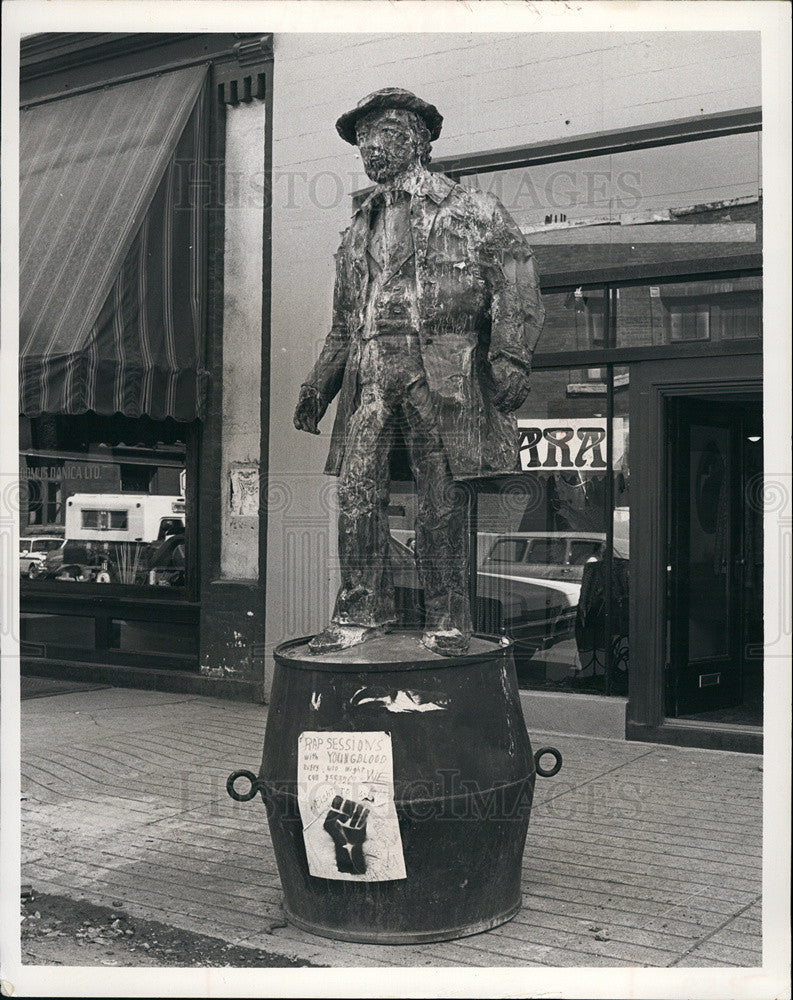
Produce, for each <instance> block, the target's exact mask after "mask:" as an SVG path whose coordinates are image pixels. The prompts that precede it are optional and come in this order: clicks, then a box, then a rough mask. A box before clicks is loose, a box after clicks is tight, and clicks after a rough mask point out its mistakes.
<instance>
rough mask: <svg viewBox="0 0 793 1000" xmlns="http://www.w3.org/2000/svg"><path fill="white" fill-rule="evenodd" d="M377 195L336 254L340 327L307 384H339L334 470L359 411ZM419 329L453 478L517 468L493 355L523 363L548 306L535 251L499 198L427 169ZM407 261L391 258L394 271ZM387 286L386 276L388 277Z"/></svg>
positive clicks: (416, 197) (421, 193)
mask: <svg viewBox="0 0 793 1000" xmlns="http://www.w3.org/2000/svg"><path fill="white" fill-rule="evenodd" d="M374 197H375V195H370V196H369V197H368V198H367V199H366V200H365V201H364V202H363V204H362V205H361V207H360V208H359V209H358V211H357V212H356V213H355V215H354V217H353V220H352V223H351V224H350V226H349V228H348V229H347V230H346V231H345V233H344V235H343V238H342V243H341V246H340V248H339V250H338V252H337V254H336V285H335V291H334V302H333V325H332V328H331V331H330V333H329V334H328V337H327V339H326V341H325V344H324V346H323V348H322V352H321V354H320V356H319V359H318V360H317V363H316V364H315V366H314V368H313V370H312V372H311V375H310V376H309V378H308V379H307V380H306V384H309V385H313V386H315V387H316V388H317V389H318V390H319V392H320V395H321V396H322V398H323V400H324V402H325V403H328V402H329V401H330V400H331V399H333V397H334V396H335V395H336V393H337V392H339V390H340V396H339V402H338V407H337V411H336V421H335V424H334V427H333V434H332V437H331V444H330V452H329V454H328V460H327V464H326V466H325V472H326V473H328V474H329V475H338V473H339V470H340V468H341V463H342V459H343V456H344V442H345V435H346V428H347V424H348V421H349V418H350V416H351V414H352V413H353V412H354V411H355V407H356V395H357V389H358V386H357V373H358V365H359V359H360V352H361V343H362V341H361V334H362V330H363V325H364V309H365V306H366V298H367V294H366V293H367V288H368V283H369V265H368V260H367V252H368V250H369V239H370V216H371V211H372V201H373V199H374ZM410 224H411V232H412V236H413V246H414V249H415V255H416V256H415V268H416V285H417V293H418V313H419V327H420V329H419V336H420V344H421V354H422V359H423V362H424V368H425V371H426V375H427V382H428V385H429V388H430V392H431V393H432V396H433V400H434V402H435V405H436V406H437V413H438V422H439V426H440V430H441V435H442V438H443V443H444V447H445V449H446V454H447V457H448V460H449V465H450V468H451V471H452V475H453V476H454V477H455V478H456V479H465V478H471V477H477V476H491V475H497V474H501V473H509V472H516V471H518V441H517V423H516V420H515V417H514V416H513V415H511V414H508V413H503V412H500V411H499V410H498V409H496V407H495V406H494V405H493V403H492V398H493V396H494V394H495V392H496V386H495V384H494V382H493V377H492V373H491V370H490V362H491V361H493V360H495V358H496V357H498V356H503V357H506V358H509V359H511V360H512V361H513V362H515V363H516V364H517V365H519V366H521V367H522V368H524V369H525V370H526V371H527V372H528V371H529V370H530V368H531V358H532V354H533V352H534V348H535V345H536V343H537V340H538V338H539V335H540V331H541V330H542V323H543V318H544V310H543V306H542V300H541V297H540V289H539V278H538V274H537V268H536V265H535V263H534V258H533V256H532V252H531V249H530V248H529V246H528V244H527V243H526V240H525V238H524V236H523V234H522V233H521V232H520V230H519V229H518V227H517V226H516V225H515V223H514V221H513V220H512V219H511V218H510V216H509V215H508V213H507V212H506V210H505V209H504V207H503V206H502V205H501V203H500V202H499V200H498V199H497V198H496V197H495V196H493V195H491V194H486V193H483V192H480V191H469V190H466V189H465V188H463V187H461V186H460V185H459V184H456V183H455V182H454V181H452V180H451V179H450V178H448V177H446V176H444V175H443V174H431V173H429V172H426V173H424V174H423V175H422V176H421V179H420V182H419V184H418V186H417V187H416V189H415V190H414V192H413V194H412V196H411V207H410ZM402 263H404V261H397V262H394V264H393V266H392V268H391V270H392V271H394V272H396V271H397V270H398V266H399V265H401V264H402ZM385 288H386V289H387V281H386V282H385Z"/></svg>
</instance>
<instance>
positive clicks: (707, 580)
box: [666, 396, 763, 726]
mask: <svg viewBox="0 0 793 1000" xmlns="http://www.w3.org/2000/svg"><path fill="white" fill-rule="evenodd" d="M762 420H763V417H762V402H761V400H760V399H759V397H754V396H753V397H746V398H743V399H737V398H735V397H734V396H733V397H731V398H727V397H723V398H715V397H708V398H707V399H692V398H686V399H670V401H669V425H668V438H667V440H668V441H669V443H670V447H669V466H668V475H669V478H668V482H669V486H670V493H669V504H668V512H669V516H668V525H667V540H668V560H667V564H668V570H667V572H668V584H669V587H668V602H667V608H668V618H667V642H668V650H669V664H668V678H667V680H668V683H667V697H666V701H667V704H666V714H667V715H668V716H675V717H685V718H689V719H701V720H703V721H712V722H720V723H732V724H739V725H755V726H759V725H762V710H763V662H762V657H761V656H752V655H751V651H753V650H757V649H759V648H761V646H762V641H763V592H762V587H763V522H762V506H761V504H759V503H753V502H752V497H753V496H759V494H760V492H761V491H760V490H759V489H758V484H759V483H760V482H761V477H762V473H763V441H762V436H763V425H762Z"/></svg>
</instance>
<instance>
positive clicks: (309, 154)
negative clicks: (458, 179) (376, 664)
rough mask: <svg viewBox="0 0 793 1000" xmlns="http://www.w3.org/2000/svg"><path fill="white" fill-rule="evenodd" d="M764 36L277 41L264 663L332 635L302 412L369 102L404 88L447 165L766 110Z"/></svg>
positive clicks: (330, 527) (312, 445)
mask: <svg viewBox="0 0 793 1000" xmlns="http://www.w3.org/2000/svg"><path fill="white" fill-rule="evenodd" d="M759 46H760V41H759V35H758V34H752V33H739V32H724V33H716V32H714V33H682V32H657V33H652V34H650V33H648V34H620V33H616V32H614V33H609V34H605V33H602V34H601V33H588V32H582V33H572V32H571V33H556V34H550V33H537V34H531V33H520V34H517V33H516V34H509V33H504V34H499V35H488V34H476V33H473V34H410V35H386V34H380V35H377V34H356V35H333V34H310V33H306V34H297V33H295V34H277V35H276V36H275V39H274V52H275V83H274V95H275V96H274V105H275V106H274V121H273V270H272V348H271V383H270V384H271V417H270V442H271V443H270V468H269V477H270V485H269V498H268V499H269V504H270V507H269V512H268V566H267V631H266V654H267V655H266V663H267V664H269V663H270V655H269V654H270V651H271V649H272V647H273V646H274V645H276V644H277V643H278V642H280V641H282V640H283V639H285V638H288V637H291V636H296V635H305V634H309V633H312V632H314V631H316V630H317V629H319V628H320V627H321V626H322V625H323V624H324V622H325V621H326V619H327V617H328V615H329V614H330V612H331V610H332V602H333V599H334V597H335V592H336V587H337V585H338V579H337V560H336V554H335V553H336V541H335V505H334V495H335V493H334V487H335V480H334V479H330V478H327V477H324V476H323V475H322V474H321V470H322V468H323V466H324V463H325V459H326V456H327V450H328V443H329V439H330V429H331V427H332V423H333V417H334V414H335V406H331V408H330V410H329V411H328V413H327V414H326V416H325V418H324V420H323V422H322V424H321V431H322V433H321V435H320V436H319V437H314V436H313V435H309V434H304V433H300V432H298V431H296V430H294V428H293V426H292V413H293V410H294V406H295V402H296V400H297V396H298V391H299V387H300V383H301V381H302V379H303V378H304V377H305V376H306V374H307V373H308V371H309V369H310V368H311V366H312V364H313V362H314V361H315V359H316V357H317V355H318V353H319V349H320V346H321V344H322V341H323V340H324V337H325V335H326V333H327V331H328V329H329V327H330V315H331V295H332V288H333V275H334V271H333V254H334V252H335V250H336V249H337V246H338V243H339V234H340V232H341V230H343V229H344V228H345V226H346V225H347V223H348V221H349V217H350V211H351V207H350V205H351V202H350V195H351V193H352V192H354V191H355V190H357V189H360V188H362V187H365V186H366V185H367V184H368V181H367V179H366V177H365V175H364V174H363V172H362V169H361V166H360V160H359V158H358V154H357V151H356V150H355V149H354V148H353V147H351V146H349V145H347V144H346V143H344V142H343V141H342V140H341V139H339V137H338V136H337V134H336V131H335V129H334V122H335V120H336V118H337V117H338V116H339V115H340V114H341V113H342V112H344V111H346V110H348V109H349V108H350V107H352V106H353V105H354V104H355V103H356V102H357V101H358V100H359V99H360V98H361V97H363V96H364V95H365V94H367V93H369V92H371V91H373V90H376V89H378V88H380V87H385V86H395V87H406V88H408V89H409V90H412V91H414V92H415V93H417V94H418V95H419V96H421V97H423V98H425V99H426V100H429V101H431V102H433V103H435V104H437V105H438V108H439V110H440V111H441V113H442V114H443V116H444V119H445V120H444V127H443V134H442V136H441V138H440V139H439V140H438V141H437V142H436V143H435V144H434V147H433V153H434V155H435V156H437V157H447V156H453V155H455V154H467V153H472V152H476V151H480V150H488V149H498V148H501V147H509V146H517V145H521V144H530V143H533V142H538V141H542V140H550V139H558V138H562V137H568V136H576V135H582V134H586V133H589V132H598V131H601V130H607V129H619V128H626V129H628V128H630V127H631V126H636V125H644V124H647V123H650V122H660V121H665V120H670V119H675V118H684V117H688V116H693V115H698V114H703V113H704V114H709V113H714V112H718V111H724V110H729V109H735V108H741V107H750V106H754V105H758V104H760V103H761V96H760V80H759V70H758V66H759Z"/></svg>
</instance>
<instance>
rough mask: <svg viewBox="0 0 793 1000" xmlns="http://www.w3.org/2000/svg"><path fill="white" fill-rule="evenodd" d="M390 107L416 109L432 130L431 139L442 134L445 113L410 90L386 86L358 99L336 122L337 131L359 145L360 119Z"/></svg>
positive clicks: (347, 140) (352, 143)
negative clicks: (358, 127) (356, 132)
mask: <svg viewBox="0 0 793 1000" xmlns="http://www.w3.org/2000/svg"><path fill="white" fill-rule="evenodd" d="M389 108H399V109H402V110H403V111H414V112H415V113H416V114H417V115H418V116H419V117H420V118H422V119H423V120H424V124H425V125H426V126H427V128H428V129H429V132H430V141H431V142H434V141H435V140H436V139H437V138H438V136H439V135H440V134H441V125H442V124H443V115H442V114H441V113H440V111H438V109H437V108H436V107H435V105H434V104H427V102H426V101H422V99H421V98H420V97H416V95H415V94H411V92H410V91H409V90H401V89H400V88H399V87H384V88H383V89H382V90H376V91H375V92H374V93H373V94H367V96H366V97H364V98H363V99H362V100H360V101H358V103H357V104H356V105H355V107H354V108H353V109H352V111H347V112H345V113H344V114H343V115H342V116H341V118H339V120H338V121H337V122H336V131H337V132H338V133H339V135H340V136H341V137H342V139H344V141H345V142H349V143H350V144H351V145H353V146H356V145H357V139H356V135H355V126H356V125H357V124H358V119H359V118H362V117H363V116H364V115H368V114H370V113H371V112H372V111H387V110H388V109H389Z"/></svg>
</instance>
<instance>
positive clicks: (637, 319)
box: [616, 277, 763, 347]
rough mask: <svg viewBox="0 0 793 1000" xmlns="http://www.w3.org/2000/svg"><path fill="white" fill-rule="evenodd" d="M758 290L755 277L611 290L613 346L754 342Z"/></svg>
mask: <svg viewBox="0 0 793 1000" xmlns="http://www.w3.org/2000/svg"><path fill="white" fill-rule="evenodd" d="M761 288H762V279H761V278H760V277H745V278H742V277H739V278H725V279H709V280H706V281H687V282H667V283H664V284H662V283H658V284H650V285H638V286H633V287H622V288H617V289H616V328H617V343H616V346H617V347H645V346H649V345H655V344H678V343H685V342H687V341H712V342H717V341H720V340H744V339H746V338H750V337H760V336H761V333H762V313H763V303H762V291H761Z"/></svg>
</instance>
